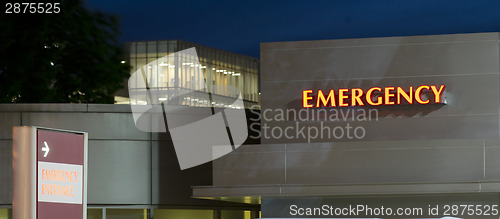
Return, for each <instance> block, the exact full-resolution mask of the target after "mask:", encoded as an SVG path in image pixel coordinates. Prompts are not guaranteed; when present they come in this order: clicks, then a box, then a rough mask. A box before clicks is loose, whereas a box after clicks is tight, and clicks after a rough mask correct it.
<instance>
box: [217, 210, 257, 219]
mask: <svg viewBox="0 0 500 219" xmlns="http://www.w3.org/2000/svg"><path fill="white" fill-rule="evenodd" d="M245 216H246V215H245V211H238V210H222V211H221V219H250V217H248V218H247V217H245Z"/></svg>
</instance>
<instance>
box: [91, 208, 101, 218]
mask: <svg viewBox="0 0 500 219" xmlns="http://www.w3.org/2000/svg"><path fill="white" fill-rule="evenodd" d="M87 219H102V209H87Z"/></svg>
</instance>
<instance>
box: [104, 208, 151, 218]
mask: <svg viewBox="0 0 500 219" xmlns="http://www.w3.org/2000/svg"><path fill="white" fill-rule="evenodd" d="M147 218H148V211H147V209H109V208H108V209H106V219H147Z"/></svg>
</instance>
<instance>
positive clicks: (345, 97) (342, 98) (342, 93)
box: [339, 89, 349, 106]
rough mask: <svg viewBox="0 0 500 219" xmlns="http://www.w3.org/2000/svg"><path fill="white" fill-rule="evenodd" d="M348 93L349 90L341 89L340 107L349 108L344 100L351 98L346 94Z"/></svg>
mask: <svg viewBox="0 0 500 219" xmlns="http://www.w3.org/2000/svg"><path fill="white" fill-rule="evenodd" d="M346 91H348V89H339V106H349V104H348V103H344V99H347V98H348V97H349V96H346V95H345V94H344V93H345V92H346Z"/></svg>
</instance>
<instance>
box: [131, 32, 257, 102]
mask: <svg viewBox="0 0 500 219" xmlns="http://www.w3.org/2000/svg"><path fill="white" fill-rule="evenodd" d="M125 46H126V48H125V50H126V51H130V54H129V55H130V56H129V63H130V65H131V66H132V69H131V74H132V73H134V72H136V71H137V70H140V68H141V67H143V66H145V65H148V66H147V68H146V69H145V71H146V73H147V77H148V82H149V83H150V86H154V87H158V88H160V89H167V90H170V89H172V90H174V89H188V90H200V89H202V88H201V87H200V86H199V85H198V84H197V83H194V79H196V78H198V77H199V76H202V77H203V78H204V80H205V83H206V85H207V88H206V89H207V90H208V91H209V92H211V93H212V94H215V95H214V96H215V98H220V99H221V100H220V101H219V102H220V104H222V105H227V103H229V102H231V100H229V99H228V100H225V98H226V97H229V96H232V95H231V93H232V92H230V91H228V90H227V89H225V88H226V86H232V87H236V88H238V89H239V90H240V91H241V94H242V98H243V100H245V101H247V102H254V103H257V102H259V94H258V92H259V83H258V80H259V77H258V74H259V60H258V59H257V58H253V57H249V56H244V55H239V54H235V53H231V52H227V51H222V50H217V49H213V48H209V47H206V46H200V45H196V44H193V43H189V42H185V41H179V40H170V41H148V42H130V43H126V44H125ZM192 47H195V48H196V52H197V55H198V58H199V63H198V64H190V63H176V60H167V59H161V60H158V59H160V58H162V57H164V56H166V55H168V54H172V53H174V52H177V51H181V50H184V49H189V48H192ZM179 65H187V67H189V68H180V70H179V69H178V68H176V66H179ZM221 85H222V86H221ZM195 99H196V98H195ZM213 102H218V101H213ZM226 102H227V103H226ZM179 104H181V105H193V106H197V105H199V104H198V103H196V102H193V101H183V102H181V103H179ZM247 105H250V104H247ZM251 105H253V104H251ZM219 107H221V105H219ZM246 107H247V106H246Z"/></svg>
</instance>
